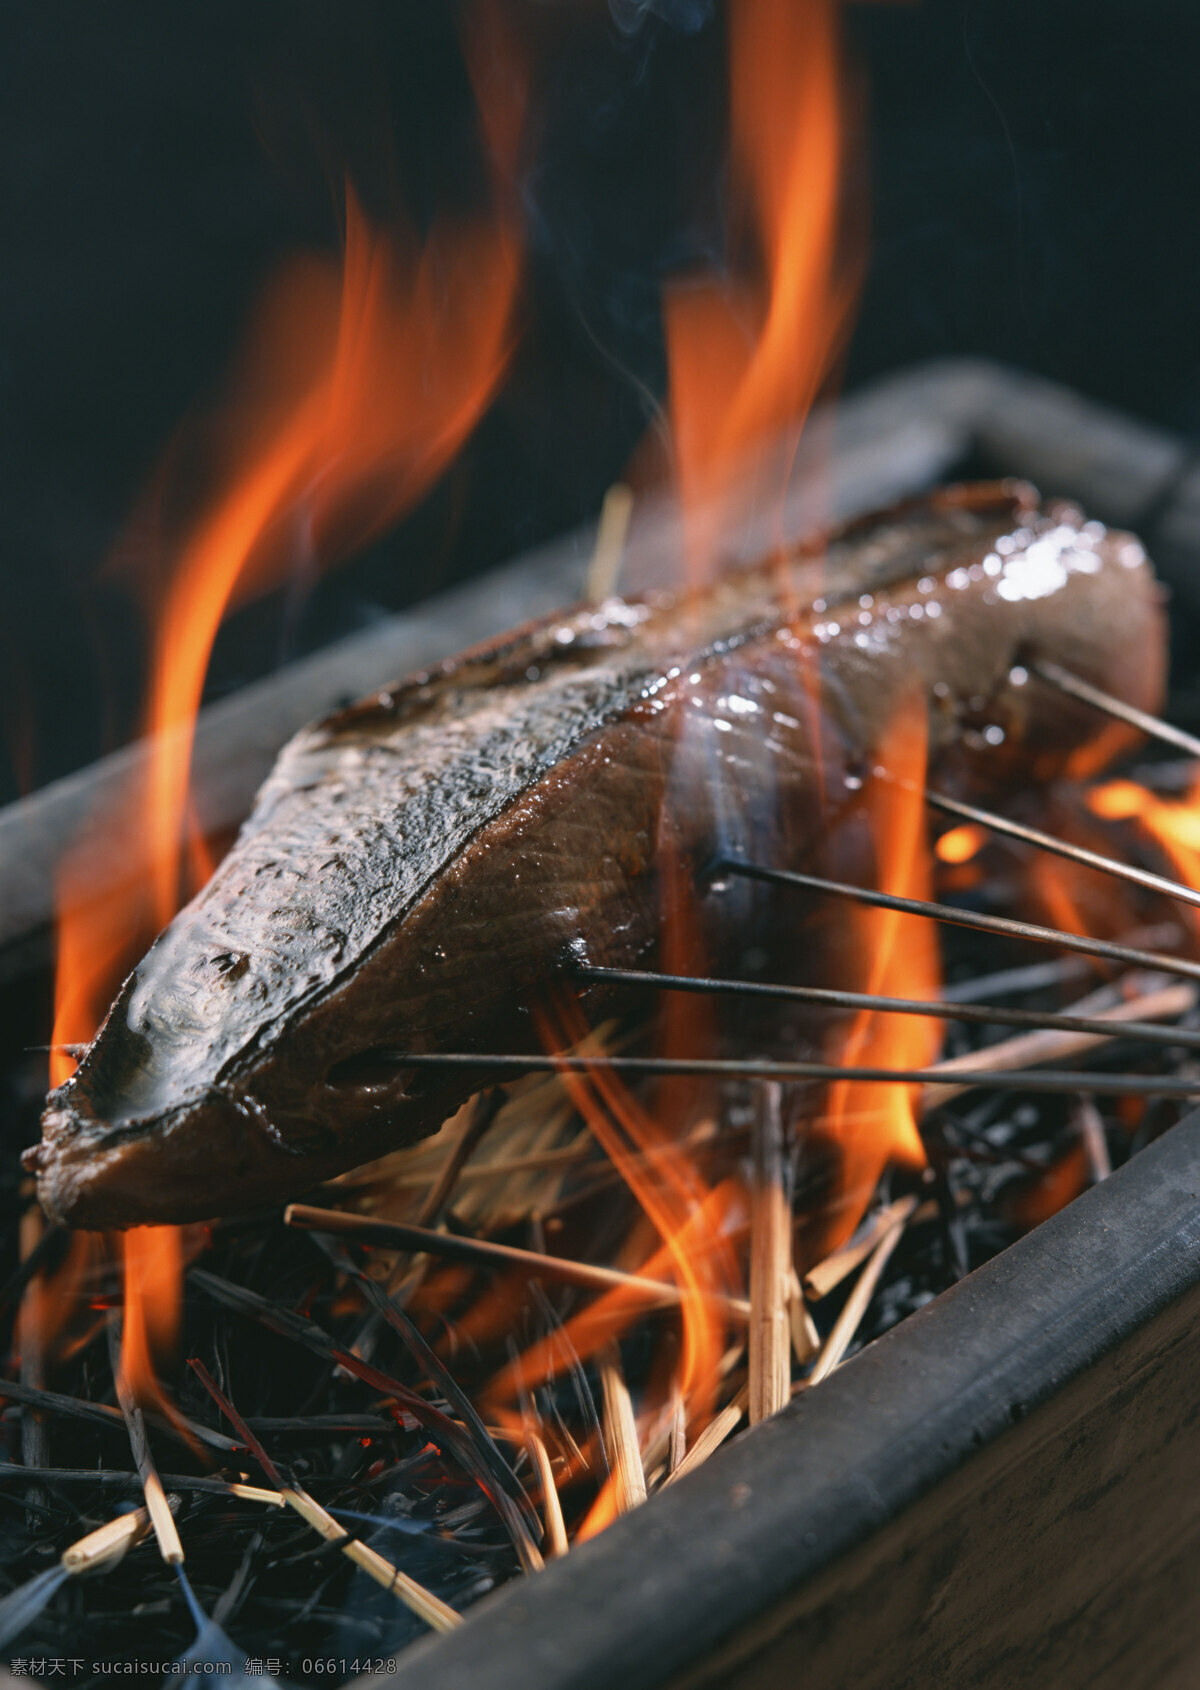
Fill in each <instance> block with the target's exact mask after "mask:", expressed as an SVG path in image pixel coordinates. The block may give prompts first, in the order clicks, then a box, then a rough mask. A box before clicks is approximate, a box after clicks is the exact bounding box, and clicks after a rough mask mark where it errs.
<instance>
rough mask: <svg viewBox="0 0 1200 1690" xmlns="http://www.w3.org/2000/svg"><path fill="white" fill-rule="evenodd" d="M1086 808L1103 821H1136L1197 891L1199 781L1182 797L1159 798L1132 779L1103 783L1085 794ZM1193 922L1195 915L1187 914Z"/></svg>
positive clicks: (1199, 867) (1199, 881)
mask: <svg viewBox="0 0 1200 1690" xmlns="http://www.w3.org/2000/svg"><path fill="white" fill-rule="evenodd" d="M1087 804H1088V808H1089V809H1090V810H1091V811H1092V813H1093V814H1094V815H1097V816H1103V817H1104V819H1105V820H1106V821H1137V822H1139V823H1140V824H1141V826H1142V827H1144V828H1145V829H1146V831H1147V833H1149V834H1150V835H1151V837H1152V838H1153V839H1155V840H1157V842H1158V843H1159V845H1161V847H1162V849H1163V850H1164V851H1165V852H1166V854H1167V856H1168V858H1169V859H1170V862H1171V865H1172V867H1173V868H1174V870H1175V873H1176V874H1177V875H1178V876H1179V878H1180V880H1182V881H1183V882H1184V883H1185V884H1186V885H1188V886H1190V887H1192V889H1193V890H1200V781H1197V782H1196V783H1195V785H1193V787H1192V789H1191V791H1190V792H1189V793H1188V794H1187V796H1186V797H1185V798H1177V799H1168V798H1160V797H1159V796H1158V794H1157V793H1154V792H1150V791H1148V790H1147V789H1146V787H1144V786H1139V785H1138V784H1137V782H1136V781H1132V780H1111V781H1106V782H1105V783H1104V784H1103V785H1102V786H1096V787H1093V788H1092V790H1091V791H1090V792H1089V793H1088V795H1087ZM1190 913H1191V915H1192V917H1193V919H1194V918H1195V914H1196V912H1195V911H1194V910H1193V911H1191V912H1190Z"/></svg>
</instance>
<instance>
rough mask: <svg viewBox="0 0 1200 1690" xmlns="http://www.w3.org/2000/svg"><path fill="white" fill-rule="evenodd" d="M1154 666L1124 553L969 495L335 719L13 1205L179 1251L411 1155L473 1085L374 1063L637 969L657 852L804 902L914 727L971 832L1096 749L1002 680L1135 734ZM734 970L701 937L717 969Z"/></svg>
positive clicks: (1158, 663)
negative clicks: (1100, 696) (584, 970)
mask: <svg viewBox="0 0 1200 1690" xmlns="http://www.w3.org/2000/svg"><path fill="white" fill-rule="evenodd" d="M1164 652H1165V639H1164V626H1163V612H1162V609H1161V604H1160V593H1159V590H1158V587H1157V585H1156V583H1155V580H1154V576H1153V573H1152V571H1151V569H1150V567H1149V565H1148V563H1147V561H1146V559H1145V556H1144V554H1143V552H1142V550H1141V548H1140V546H1139V545H1138V544H1137V542H1136V541H1135V540H1133V539H1132V538H1131V537H1130V536H1128V535H1125V534H1119V533H1114V532H1108V531H1106V530H1104V529H1103V528H1102V527H1101V526H1100V525H1099V524H1097V523H1086V522H1085V521H1084V520H1083V518H1082V517H1081V516H1080V515H1079V513H1078V512H1074V511H1070V510H1066V509H1059V510H1052V511H1049V512H1047V511H1043V510H1041V509H1039V508H1038V506H1037V504H1036V500H1035V497H1034V495H1033V494H1032V492H1031V490H1029V489H1028V488H1024V487H1019V486H1017V487H1014V486H998V485H997V486H986V487H967V488H957V489H948V490H944V491H942V492H940V493H937V494H934V495H931V496H929V497H928V498H927V499H925V500H922V501H918V502H915V503H913V504H911V505H909V506H907V507H904V508H901V509H898V510H896V511H892V512H885V513H883V514H881V515H878V516H875V517H872V518H870V519H866V520H863V521H860V522H857V523H855V524H854V525H852V526H851V527H850V528H848V529H846V530H844V531H843V532H842V533H840V534H839V535H835V536H834V537H833V538H831V539H830V540H829V541H828V542H827V543H826V544H825V545H823V546H822V547H820V548H816V547H814V548H812V549H810V550H805V551H803V552H798V553H796V554H795V555H794V556H788V557H784V558H779V559H773V560H771V561H770V562H769V563H767V564H764V565H762V566H761V567H756V568H754V569H750V570H745V571H741V572H739V573H736V574H731V575H730V576H728V577H727V578H725V579H723V580H722V581H720V582H719V583H718V584H717V585H715V586H714V587H712V588H710V589H707V590H705V591H703V592H698V593H695V594H692V595H688V596H680V597H679V598H669V597H666V596H661V597H656V598H653V599H646V600H642V601H629V602H626V601H624V600H617V599H614V600H611V601H609V602H608V603H606V604H604V605H601V606H591V607H585V608H582V609H578V610H574V611H571V612H568V613H565V614H563V615H561V616H556V617H551V618H548V619H546V620H545V621H543V622H540V623H537V624H535V625H532V626H530V627H527V628H524V629H518V630H516V631H515V632H513V633H511V634H509V635H506V636H504V637H503V638H501V639H499V640H497V641H495V642H493V643H492V644H490V645H488V646H487V647H483V648H478V649H476V650H475V651H472V652H468V653H465V654H463V655H462V656H460V657H457V658H453V659H451V660H449V661H447V662H446V663H444V664H442V665H441V666H440V667H438V668H437V669H435V670H432V671H429V672H428V673H426V674H423V675H420V676H417V677H415V678H414V679H412V680H410V681H408V682H406V683H405V684H403V685H401V686H397V687H396V688H395V689H393V690H390V691H386V692H383V693H380V694H378V695H376V696H373V697H371V698H369V699H366V700H364V701H363V702H361V703H360V704H357V705H355V706H353V707H351V708H350V709H348V710H345V711H342V712H340V713H338V714H336V715H334V716H332V717H330V718H328V719H327V720H325V721H323V722H320V723H318V724H316V725H315V726H313V727H311V728H309V729H307V730H305V731H304V732H302V733H301V734H299V735H298V736H297V737H296V738H295V739H293V740H292V741H291V742H290V744H289V745H287V746H286V747H285V748H284V750H283V752H282V754H281V756H280V758H279V761H278V763H277V765H276V768H275V770H274V771H273V773H272V774H271V776H270V777H269V779H268V780H267V781H266V783H265V784H264V786H263V787H262V789H261V791H260V792H259V795H258V798H257V800H256V803H255V807H254V810H253V813H252V815H251V816H250V818H249V820H248V821H247V822H246V824H245V826H244V827H243V829H242V832H241V834H240V836H239V838H238V841H237V843H236V844H235V845H234V847H233V848H232V850H231V851H230V852H229V854H228V855H227V857H226V858H225V859H224V861H223V862H222V863H221V865H220V867H219V868H218V869H217V871H216V873H215V875H214V876H213V878H212V880H211V881H210V882H209V884H208V885H207V886H206V887H205V888H204V889H203V890H202V891H201V892H200V893H199V894H198V896H197V897H196V898H194V899H193V901H192V902H191V903H190V904H189V905H188V906H187V907H186V908H185V909H183V910H181V911H180V913H179V914H178V915H177V916H176V917H175V919H174V920H173V921H172V922H171V923H170V925H169V926H168V927H167V928H166V929H165V931H164V932H163V933H162V935H161V936H160V937H159V939H158V940H157V942H156V943H155V945H154V946H153V947H152V949H151V950H150V951H149V953H148V954H147V956H146V957H145V958H144V960H143V961H142V962H141V963H140V964H139V966H138V968H137V969H136V970H135V971H134V973H133V974H132V975H131V976H130V977H129V979H128V980H127V981H126V982H125V985H124V986H123V987H122V990H121V992H120V995H119V996H118V998H117V1001H116V1002H115V1004H114V1005H113V1007H112V1010H111V1011H110V1013H109V1015H108V1017H107V1019H106V1020H105V1023H104V1025H103V1026H102V1028H101V1029H100V1032H99V1033H98V1035H97V1037H96V1039H95V1041H94V1042H93V1044H92V1045H91V1047H90V1049H89V1050H88V1051H87V1053H86V1054H85V1055H84V1057H83V1059H82V1061H81V1063H80V1065H79V1068H78V1070H77V1071H76V1073H75V1074H74V1076H73V1077H72V1078H71V1079H70V1080H69V1081H68V1082H67V1083H66V1084H65V1085H64V1086H62V1087H60V1088H59V1089H58V1090H57V1091H56V1092H54V1093H52V1095H51V1096H50V1098H49V1100H48V1104H47V1108H46V1113H45V1116H44V1121H43V1135H44V1136H43V1142H42V1144H41V1145H40V1146H38V1147H37V1148H36V1149H35V1150H34V1151H33V1152H31V1153H29V1163H30V1165H31V1166H33V1167H35V1168H36V1170H37V1172H38V1176H39V1194H40V1197H41V1200H42V1203H43V1204H44V1206H45V1208H46V1210H47V1212H48V1213H49V1214H50V1215H52V1216H53V1217H55V1218H56V1219H58V1220H61V1221H63V1222H65V1223H66V1224H68V1225H73V1226H88V1227H122V1226H131V1225H138V1224H143V1223H159V1222H166V1221H182V1220H189V1219H198V1218H204V1217H207V1216H211V1215H216V1214H226V1213H231V1212H234V1211H237V1210H244V1209H250V1208H255V1207H260V1206H262V1205H264V1204H267V1203H271V1202H275V1201H281V1200H283V1199H285V1198H287V1197H289V1196H292V1195H295V1194H297V1193H298V1192H301V1191H303V1190H305V1189H307V1188H308V1187H310V1186H311V1185H313V1184H314V1183H316V1182H318V1181H320V1180H322V1179H326V1178H329V1177H331V1176H333V1175H335V1174H337V1173H340V1172H343V1171H344V1170H346V1169H348V1168H351V1167H353V1166H356V1165H357V1164H360V1163H362V1162H365V1161H367V1160H369V1159H371V1158H374V1157H376V1156H378V1155H381V1154H383V1153H384V1152H385V1151H387V1150H390V1149H393V1148H395V1147H396V1146H398V1145H402V1144H406V1143H410V1142H414V1141H415V1140H417V1139H419V1138H421V1137H423V1136H425V1135H427V1134H428V1133H430V1132H433V1131H435V1130H436V1129H437V1128H438V1126H439V1125H440V1124H441V1122H442V1121H443V1120H444V1119H445V1118H446V1116H447V1115H448V1114H450V1113H451V1112H452V1110H453V1109H454V1108H456V1107H457V1106H458V1105H459V1103H461V1102H462V1100H463V1098H464V1097H465V1096H466V1095H467V1093H468V1092H469V1091H471V1090H474V1089H476V1088H477V1087H478V1086H479V1085H480V1084H481V1083H482V1081H481V1076H480V1075H479V1074H478V1073H475V1074H470V1075H467V1076H466V1077H465V1078H464V1077H463V1076H462V1075H461V1074H455V1073H453V1072H450V1071H439V1070H436V1069H433V1070H431V1069H423V1070H421V1071H420V1073H419V1074H417V1075H414V1073H413V1071H412V1070H411V1069H410V1070H409V1071H408V1072H407V1073H406V1072H404V1071H403V1070H402V1069H397V1068H396V1067H395V1066H394V1065H391V1066H389V1065H388V1064H387V1063H385V1062H382V1061H380V1060H377V1059H376V1054H375V1053H378V1052H383V1051H387V1050H393V1051H394V1050H408V1051H418V1050H419V1051H435V1052H436V1051H438V1050H445V1051H452V1050H453V1051H463V1050H480V1051H488V1050H494V1051H521V1050H530V1049H534V1048H537V1044H536V1038H535V1034H534V1031H533V1028H532V1025H531V1020H530V1016H529V1005H530V1003H531V1002H533V1001H535V1000H536V998H537V994H538V993H539V992H540V991H542V990H544V988H545V987H546V985H547V983H549V982H551V981H553V980H554V979H555V978H557V977H561V976H562V975H564V974H569V971H570V968H571V965H572V962H573V961H574V960H576V959H578V958H581V957H586V958H587V959H588V960H590V961H592V962H594V963H603V964H609V965H612V966H616V967H635V966H651V965H653V963H654V962H655V960H656V957H657V955H658V942H659V933H660V925H661V910H662V899H663V887H662V884H661V881H662V862H663V857H664V845H665V843H669V846H670V851H669V855H670V857H671V860H672V862H673V863H675V864H679V863H684V864H687V865H691V866H692V867H693V868H699V867H702V865H703V864H705V863H706V862H711V861H712V860H713V859H714V858H715V857H718V856H720V855H723V854H724V855H727V854H729V853H730V852H738V851H744V852H746V853H747V854H750V853H753V854H754V856H755V858H756V860H759V861H764V860H768V861H771V862H774V863H775V864H777V865H778V866H794V867H798V866H805V865H806V864H813V863H822V864H823V865H824V867H825V868H826V869H828V867H830V866H831V865H830V864H829V862H828V861H827V859H826V858H825V857H823V856H822V850H823V841H826V840H827V839H828V838H829V837H830V830H831V826H832V825H833V823H835V822H836V818H837V815H838V813H839V807H840V806H841V805H842V804H843V802H844V801H845V802H849V800H850V798H851V797H852V795H853V793H854V792H855V791H856V790H857V789H858V788H859V787H861V785H862V781H863V778H864V775H868V776H869V773H870V770H871V767H872V759H873V756H874V753H875V751H876V749H877V747H878V746H879V744H880V742H881V740H882V739H883V737H884V735H885V732H886V730H887V727H888V724H889V723H890V722H891V721H893V720H894V719H895V717H896V714H897V711H898V710H899V709H900V708H901V706H902V704H903V703H904V701H905V700H907V699H910V698H911V697H912V696H913V694H914V692H915V693H916V694H917V695H918V696H919V697H920V699H921V701H922V702H923V703H924V704H925V705H927V708H928V718H929V724H930V737H929V746H930V760H931V770H932V774H933V776H934V777H936V781H937V784H938V785H940V786H941V787H942V788H943V789H946V790H951V791H957V792H966V793H975V794H978V795H983V796H985V797H986V796H987V795H988V794H989V793H996V792H999V791H1002V790H1003V789H1005V788H1008V787H1012V786H1013V785H1014V784H1022V783H1036V782H1040V781H1044V780H1047V779H1050V778H1053V777H1054V776H1055V775H1057V774H1059V773H1061V772H1062V771H1063V769H1064V768H1065V767H1066V766H1067V765H1068V762H1069V760H1070V759H1071V757H1072V756H1073V755H1077V754H1078V753H1079V751H1080V748H1084V747H1086V746H1087V745H1088V744H1089V743H1091V742H1093V741H1095V740H1096V739H1097V737H1098V735H1099V732H1100V730H1101V728H1102V726H1103V724H1102V721H1101V720H1100V719H1099V718H1097V716H1096V714H1095V712H1093V711H1090V710H1088V709H1087V708H1085V707H1083V706H1080V705H1075V704H1072V703H1071V702H1070V701H1068V700H1067V699H1065V698H1063V697H1062V696H1061V695H1060V694H1057V693H1055V692H1053V691H1052V690H1051V689H1050V688H1048V687H1046V686H1045V685H1043V684H1042V683H1039V682H1038V681H1037V680H1036V678H1034V677H1032V676H1030V675H1029V673H1028V670H1027V668H1025V667H1024V665H1025V664H1026V663H1027V661H1028V659H1029V658H1030V657H1031V656H1033V655H1040V656H1044V657H1047V658H1051V659H1053V660H1054V661H1056V662H1058V663H1060V664H1061V665H1063V666H1064V667H1066V668H1069V669H1071V670H1073V671H1074V672H1075V673H1077V674H1079V675H1081V676H1082V677H1084V678H1085V679H1090V680H1092V681H1093V682H1095V683H1097V684H1099V685H1101V686H1103V687H1105V688H1106V689H1107V690H1108V691H1109V692H1111V693H1114V694H1116V695H1117V696H1119V697H1120V698H1122V699H1125V700H1128V701H1129V702H1131V703H1133V704H1136V705H1138V706H1140V707H1142V708H1144V709H1151V710H1152V709H1154V708H1156V706H1157V705H1158V702H1159V698H1160V694H1161V691H1162V686H1163V669H1164V662H1165V656H1164ZM716 919H717V918H715V917H714V920H716ZM717 925H718V926H719V921H718V923H717ZM737 942H738V941H737V938H736V935H735V936H734V937H733V938H732V939H731V938H730V936H729V935H728V934H726V935H724V936H722V935H721V934H720V933H719V932H716V931H715V930H714V938H713V952H714V954H720V955H723V956H725V957H729V956H731V955H732V956H734V958H735V962H736V946H737ZM730 944H733V947H734V948H733V950H732V951H731V950H730V948H729V946H730Z"/></svg>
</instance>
